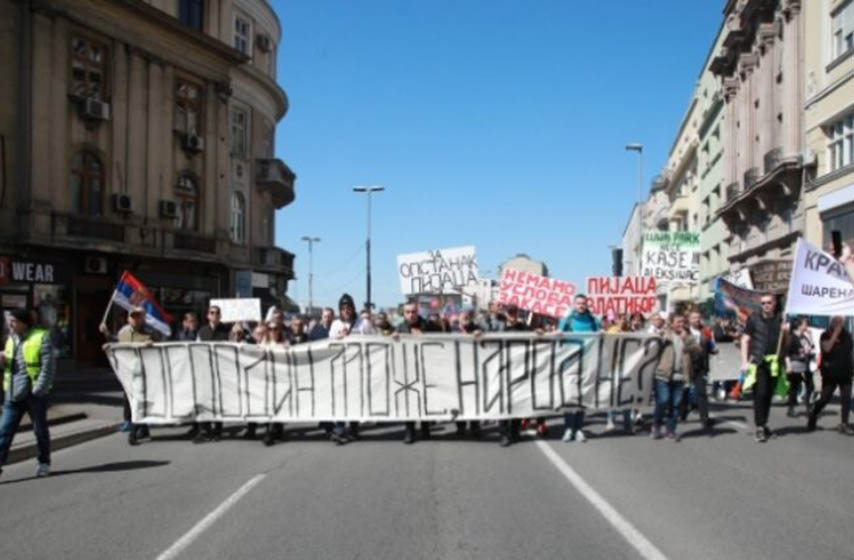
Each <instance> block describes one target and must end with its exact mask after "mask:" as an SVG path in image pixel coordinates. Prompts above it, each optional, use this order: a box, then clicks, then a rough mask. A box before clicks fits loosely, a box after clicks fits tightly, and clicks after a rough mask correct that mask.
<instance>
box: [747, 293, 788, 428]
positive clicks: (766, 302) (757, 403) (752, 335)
mask: <svg viewBox="0 0 854 560" xmlns="http://www.w3.org/2000/svg"><path fill="white" fill-rule="evenodd" d="M760 302H761V304H762V310H761V311H757V312H754V313H752V314H751V315H750V317H749V318H748V319H747V324H746V325H745V327H744V334H742V335H741V362H742V369H743V370H746V371H747V375H746V377H745V381H744V385H745V386H744V387H743V388H742V390H745V389H747V388H750V387H751V386H752V385H754V384H755V388H754V391H753V422H754V424H755V425H756V434H755V436H754V439H755V440H756V441H757V442H758V443H764V442H766V441H768V438H769V437H771V430H770V429H769V428H768V414H769V412H770V410H771V399H772V397H773V396H774V390H775V387H776V385H777V382H778V378H779V377H780V356H779V354H780V349H781V348H788V347H787V346H786V344H787V343H788V340H786V339H783V340H781V337H783V336H784V334H785V330H786V327H785V326H784V325H783V320H782V318H781V317H780V314H779V313H777V300H776V298H775V297H774V295H773V294H770V293H768V294H764V295H763V296H762V299H760Z"/></svg>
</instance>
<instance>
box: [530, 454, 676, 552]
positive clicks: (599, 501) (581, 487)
mask: <svg viewBox="0 0 854 560" xmlns="http://www.w3.org/2000/svg"><path fill="white" fill-rule="evenodd" d="M534 443H536V444H537V447H539V448H540V451H542V452H543V454H544V455H545V456H546V458H547V459H548V460H549V461H551V462H552V464H553V465H554V466H555V467H557V470H559V471H560V473H561V474H562V475H563V476H564V477H565V478H566V479H567V480H568V481H569V483H570V484H572V486H573V487H574V488H575V489H576V490H578V492H579V493H580V494H581V495H582V496H584V497H585V498H586V499H587V501H588V502H590V503H591V505H593V507H595V508H596V509H597V510H599V513H601V514H602V516H603V517H604V518H605V520H606V521H608V523H610V524H611V526H612V527H614V529H616V530H617V532H618V533H620V535H622V536H623V538H624V539H626V541H628V543H629V544H630V545H632V547H634V549H635V550H637V551H638V553H639V554H640V556H641V558H645V559H646V560H667V557H666V556H665V555H664V553H662V552H661V551H660V550H658V548H656V546H655V545H654V544H652V543H651V542H650V541H649V539H647V538H646V537H645V536H644V535H643V533H641V532H640V531H638V530H637V528H635V526H634V525H632V524H631V523H630V522H629V520H628V519H626V518H625V517H623V516H622V515H621V514H620V512H618V511H617V510H616V509H614V507H613V506H611V504H609V503H608V502H607V501H606V500H605V498H603V497H602V496H601V495H600V494H599V493H598V492H596V490H594V489H593V487H592V486H590V485H589V484H587V482H586V481H585V480H584V479H583V478H581V475H579V474H578V473H577V472H575V470H574V469H573V468H572V467H570V466H569V465H568V464H567V462H566V461H564V460H563V459H562V458H561V456H560V455H558V454H557V453H556V452H555V451H554V450H553V449H552V448H551V447H550V446H549V444H548V443H546V442H545V441H543V440H541V439H537V440H534Z"/></svg>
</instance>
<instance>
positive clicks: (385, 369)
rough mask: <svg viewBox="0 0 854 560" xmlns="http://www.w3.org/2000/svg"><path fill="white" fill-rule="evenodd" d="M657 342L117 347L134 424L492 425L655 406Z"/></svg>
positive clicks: (113, 347) (443, 340) (488, 338)
mask: <svg viewBox="0 0 854 560" xmlns="http://www.w3.org/2000/svg"><path fill="white" fill-rule="evenodd" d="M667 344H669V342H668V341H666V340H665V339H661V338H657V337H653V336H650V335H647V334H617V335H611V334H601V333H597V334H593V333H589V334H581V333H577V334H576V333H558V334H553V335H545V336H536V335H533V334H531V333H501V334H490V335H484V336H481V337H478V338H474V337H472V336H466V335H449V334H440V335H420V336H419V335H412V336H410V335H401V336H400V337H399V338H397V339H394V338H390V337H382V336H351V337H347V338H345V339H342V340H324V341H318V342H312V343H309V344H299V345H295V346H291V347H289V348H282V349H271V348H268V347H263V346H255V345H251V344H234V343H230V342H190V343H165V344H154V345H150V346H149V345H143V344H108V345H107V346H105V351H106V354H107V357H108V359H109V361H110V364H111V365H112V367H113V370H114V371H115V372H116V375H117V376H118V378H119V381H120V382H121V383H122V386H123V387H124V389H125V392H126V393H127V395H128V399H129V401H130V404H131V412H132V416H133V421H134V422H144V423H146V424H171V423H176V422H186V421H226V422H228V421H232V422H247V421H252V422H292V421H304V422H318V421H390V422H391V421H405V420H406V421H409V420H440V421H442V420H445V421H448V420H486V419H502V418H520V417H521V418H524V417H533V416H540V415H545V414H555V413H557V411H560V410H563V409H566V408H574V407H583V408H589V409H597V410H604V409H609V408H631V407H634V406H640V405H642V404H645V403H646V402H647V400H648V398H649V393H650V387H651V384H652V381H653V376H654V372H655V368H656V366H657V365H658V360H659V358H660V355H661V351H662V349H663V348H664V347H665V346H666V345H667Z"/></svg>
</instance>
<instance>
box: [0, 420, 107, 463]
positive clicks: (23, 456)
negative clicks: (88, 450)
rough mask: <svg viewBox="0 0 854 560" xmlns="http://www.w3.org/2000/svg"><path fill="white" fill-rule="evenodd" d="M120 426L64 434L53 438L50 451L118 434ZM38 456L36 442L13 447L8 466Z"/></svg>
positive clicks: (100, 427)
mask: <svg viewBox="0 0 854 560" xmlns="http://www.w3.org/2000/svg"><path fill="white" fill-rule="evenodd" d="M120 425H121V423H120V422H114V423H107V422H104V423H102V424H101V425H99V426H91V427H88V428H84V429H81V430H77V431H73V432H71V433H67V434H63V435H61V436H59V437H51V440H50V450H51V452H55V451H59V450H60V449H64V448H66V447H71V446H74V445H79V444H81V443H84V442H87V441H89V440H93V439H97V438H100V437H104V436H107V435H110V434H113V433H116V431H117V430H118V427H119V426H120ZM36 455H38V446H37V445H36V442H33V443H29V444H27V445H22V446H21V447H18V448H15V447H13V448H12V449H10V450H9V456H8V458H7V460H6V464H8V465H11V464H12V463H20V462H21V461H26V460H27V459H31V458H33V457H35V456H36Z"/></svg>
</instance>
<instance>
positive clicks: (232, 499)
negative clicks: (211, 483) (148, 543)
mask: <svg viewBox="0 0 854 560" xmlns="http://www.w3.org/2000/svg"><path fill="white" fill-rule="evenodd" d="M265 476H267V475H266V474H259V475H256V476H253V477H252V478H250V479H249V480H248V481H247V482H246V484H244V485H243V486H241V487H240V488H238V490H237V492H235V493H234V494H232V495H231V496H229V497H228V498H226V500H225V501H224V502H223V503H221V504H220V505H219V506H217V508H216V509H215V510H213V511H212V512H210V513H209V514H207V515H206V516H205V517H204V519H202V520H201V521H199V522H198V523H196V525H195V527H193V528H192V529H190V530H189V531H188V532H187V533H186V534H185V535H184V536H183V537H181V538H180V539H178V540H177V541H175V544H173V545H172V546H170V547H169V548H167V549H166V550H165V551H164V552H163V553H162V554H160V556H158V557H157V560H171V559H172V558H177V557H178V555H179V554H181V552H183V551H184V549H185V548H187V547H188V546H190V544H192V542H193V541H194V540H196V539H197V538H199V536H200V535H201V534H202V533H204V532H205V531H206V530H207V529H208V528H209V527H210V526H211V525H213V524H214V523H216V521H217V520H218V519H219V518H220V517H222V516H223V515H225V512H227V511H228V510H229V509H230V508H231V507H232V506H233V505H234V504H236V503H237V502H238V501H239V500H240V498H242V497H243V496H245V495H246V494H247V492H249V491H250V490H252V488H254V487H255V486H256V485H257V484H258V483H259V482H261V481H262V480H264V477H265Z"/></svg>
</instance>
